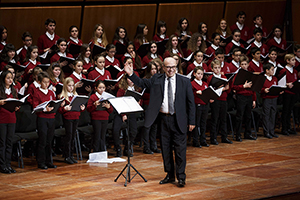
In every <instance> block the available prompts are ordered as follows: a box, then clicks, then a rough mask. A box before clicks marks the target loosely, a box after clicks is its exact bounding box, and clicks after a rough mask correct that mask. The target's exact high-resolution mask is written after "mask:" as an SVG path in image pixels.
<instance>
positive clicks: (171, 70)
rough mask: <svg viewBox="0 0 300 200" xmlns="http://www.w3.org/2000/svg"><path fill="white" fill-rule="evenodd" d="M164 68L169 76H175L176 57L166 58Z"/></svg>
mask: <svg viewBox="0 0 300 200" xmlns="http://www.w3.org/2000/svg"><path fill="white" fill-rule="evenodd" d="M163 70H164V72H165V73H166V75H167V76H168V77H172V76H174V75H175V73H176V60H175V59H174V58H166V59H165V61H164V67H163Z"/></svg>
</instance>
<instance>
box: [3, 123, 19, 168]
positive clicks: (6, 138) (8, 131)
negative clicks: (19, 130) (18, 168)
mask: <svg viewBox="0 0 300 200" xmlns="http://www.w3.org/2000/svg"><path fill="white" fill-rule="evenodd" d="M15 127H16V124H14V123H9V124H0V167H1V168H5V167H10V163H11V154H12V145H13V137H14V134H15Z"/></svg>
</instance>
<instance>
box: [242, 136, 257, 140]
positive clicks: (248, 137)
mask: <svg viewBox="0 0 300 200" xmlns="http://www.w3.org/2000/svg"><path fill="white" fill-rule="evenodd" d="M244 138H245V139H248V140H256V138H255V137H253V136H252V135H245V136H244Z"/></svg>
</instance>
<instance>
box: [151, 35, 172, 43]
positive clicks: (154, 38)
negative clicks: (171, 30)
mask: <svg viewBox="0 0 300 200" xmlns="http://www.w3.org/2000/svg"><path fill="white" fill-rule="evenodd" d="M167 38H169V37H168V36H167V35H166V36H165V38H161V37H160V36H159V35H157V34H155V35H154V36H153V39H152V40H154V41H155V42H161V41H163V40H164V39H167Z"/></svg>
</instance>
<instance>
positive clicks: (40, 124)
mask: <svg viewBox="0 0 300 200" xmlns="http://www.w3.org/2000/svg"><path fill="white" fill-rule="evenodd" d="M54 129H55V119H54V118H53V119H48V118H41V117H38V118H37V130H38V136H39V139H38V148H37V156H36V159H37V163H38V164H39V165H40V164H52V163H53V160H52V155H51V144H52V140H53V136H54Z"/></svg>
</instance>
